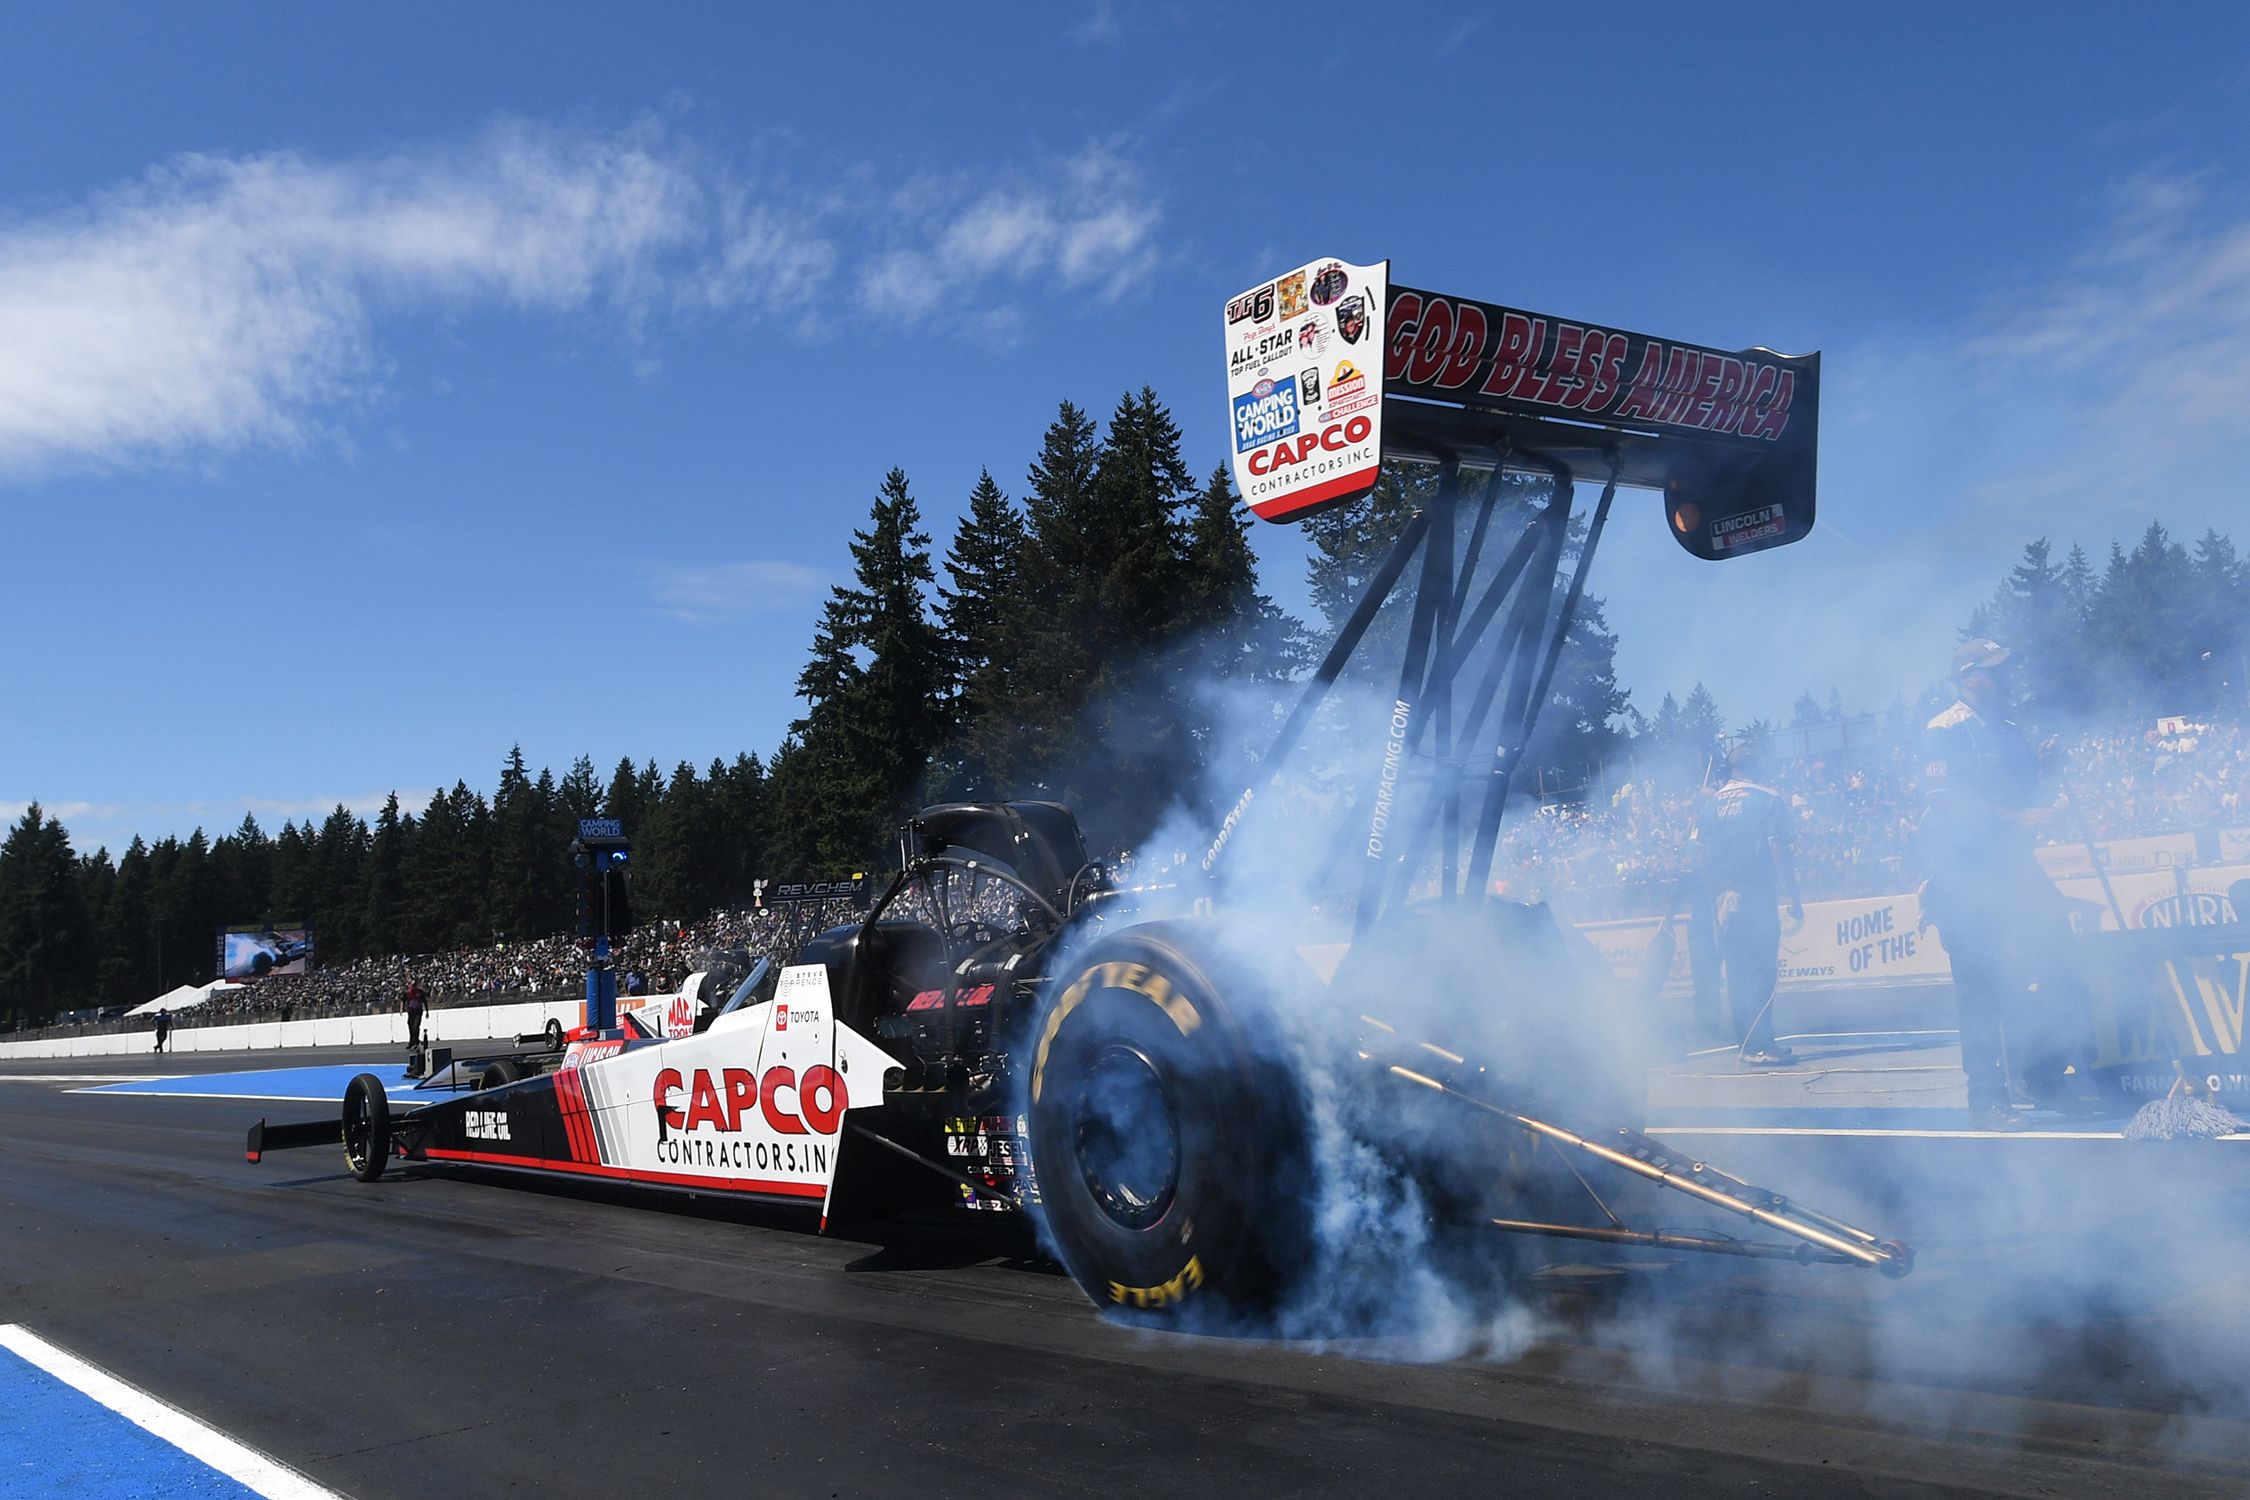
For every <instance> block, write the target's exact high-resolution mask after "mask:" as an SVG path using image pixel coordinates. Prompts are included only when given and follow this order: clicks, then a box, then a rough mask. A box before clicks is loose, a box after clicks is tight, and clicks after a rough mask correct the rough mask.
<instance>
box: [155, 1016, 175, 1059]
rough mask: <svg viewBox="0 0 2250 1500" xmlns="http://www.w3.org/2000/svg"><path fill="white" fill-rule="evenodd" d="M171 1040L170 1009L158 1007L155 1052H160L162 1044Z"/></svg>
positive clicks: (162, 1048)
mask: <svg viewBox="0 0 2250 1500" xmlns="http://www.w3.org/2000/svg"><path fill="white" fill-rule="evenodd" d="M171 1039H172V1008H171V1007H170V1006H168V1005H160V1006H158V1007H157V1008H156V1050H157V1051H159V1052H162V1051H163V1050H164V1044H165V1043H166V1042H168V1041H170V1040H171Z"/></svg>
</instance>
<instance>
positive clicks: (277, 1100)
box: [64, 1078, 470, 1110]
mask: <svg viewBox="0 0 2250 1500" xmlns="http://www.w3.org/2000/svg"><path fill="white" fill-rule="evenodd" d="M165 1081H166V1080H164V1079H161V1078H146V1079H143V1078H111V1079H105V1080H104V1082H107V1083H163V1082H165ZM64 1092H66V1093H72V1094H107V1093H110V1092H111V1090H109V1089H106V1088H84V1089H67V1090H65V1091H64ZM469 1092H470V1090H468V1089H462V1090H461V1091H460V1094H467V1093H469ZM460 1094H452V1093H448V1094H445V1095H442V1096H441V1097H439V1098H436V1099H417V1098H415V1097H414V1096H413V1095H411V1094H392V1095H391V1096H390V1101H391V1104H392V1105H393V1107H395V1108H397V1109H400V1110H409V1109H423V1108H426V1107H427V1106H429V1105H432V1104H443V1103H444V1102H445V1101H446V1100H447V1099H455V1098H459V1097H460ZM116 1097H117V1098H119V1099H251V1100H255V1101H256V1102H258V1103H260V1104H327V1105H336V1104H338V1103H340V1102H341V1101H342V1099H343V1095H341V1094H200V1093H192V1092H175V1091H173V1090H171V1089H162V1090H155V1091H151V1092H149V1093H146V1094H135V1093H131V1092H129V1091H126V1090H123V1089H120V1090H117V1091H116Z"/></svg>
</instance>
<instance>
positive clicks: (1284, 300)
mask: <svg viewBox="0 0 2250 1500" xmlns="http://www.w3.org/2000/svg"><path fill="white" fill-rule="evenodd" d="M1305 276H1306V273H1305V272H1303V271H1292V272H1290V273H1289V274H1288V275H1287V276H1284V277H1282V278H1280V279H1279V280H1278V281H1276V282H1275V283H1274V288H1275V292H1276V295H1278V296H1279V297H1280V298H1281V308H1280V312H1281V321H1282V322H1284V323H1286V322H1288V321H1289V320H1290V319H1292V318H1301V317H1303V316H1304V315H1305V309H1306V308H1307V307H1309V306H1310V305H1311V304H1310V303H1308V302H1306V301H1305Z"/></svg>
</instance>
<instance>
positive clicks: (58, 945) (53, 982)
mask: <svg viewBox="0 0 2250 1500" xmlns="http://www.w3.org/2000/svg"><path fill="white" fill-rule="evenodd" d="M75 866H76V860H75V856H73V854H72V853H71V848H70V835H69V833H68V832H66V831H65V830H64V828H63V826H62V823H61V822H60V821H59V820H58V819H56V818H54V817H53V816H51V815H49V814H48V813H46V812H45V811H44V810H43V809H42V808H41V807H40V805H39V804H38V803H36V802H34V803H32V804H31V805H30V806H29V807H27V808H25V809H24V813H23V817H22V818H21V819H20V820H18V821H17V823H16V824H15V826H14V827H12V828H11V829H9V831H8V837H7V839H6V841H5V842H4V843H0V997H5V1004H6V1006H7V1009H6V1012H5V1014H6V1016H7V1017H8V1018H9V1019H11V1020H23V1019H30V1020H35V1021H39V1022H41V1023H44V1022H46V1021H48V1020H50V1019H52V1018H53V1016H54V1014H55V1012H56V1011H57V1010H60V1009H62V1008H63V1006H64V1002H65V1001H66V999H67V998H68V997H69V996H70V995H71V994H72V992H73V990H74V988H75V987H76V986H78V985H81V984H83V983H84V982H85V976H84V975H83V974H82V969H83V967H84V960H85V957H86V955H87V953H88V951H89V949H88V945H87V942H86V932H85V912H84V910H83V908H82V907H81V906H80V904H79V889H78V881H77V870H76V868H75Z"/></svg>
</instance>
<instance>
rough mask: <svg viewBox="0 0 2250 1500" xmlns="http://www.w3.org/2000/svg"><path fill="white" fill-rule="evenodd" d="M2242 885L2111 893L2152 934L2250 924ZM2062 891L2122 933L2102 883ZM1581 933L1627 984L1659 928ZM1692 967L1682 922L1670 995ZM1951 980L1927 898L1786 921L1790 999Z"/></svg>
mask: <svg viewBox="0 0 2250 1500" xmlns="http://www.w3.org/2000/svg"><path fill="white" fill-rule="evenodd" d="M2245 881H2250V863H2243V864H2235V865H2206V866H2204V867H2202V868H2201V869H2195V870H2189V869H2184V868H2176V869H2171V870H2158V871H2154V872H2143V873H2135V874H2122V875H2112V876H2111V877H2110V882H2109V885H2110V889H2111V890H2113V891H2115V892H2116V893H2117V903H2118V905H2119V906H2121V907H2123V908H2124V911H2125V920H2126V923H2127V925H2128V926H2130V927H2133V928H2136V929H2149V928H2159V927H2187V926H2210V925H2213V924H2216V923H2222V922H2234V921H2240V920H2245V919H2250V912H2245V911H2242V910H2240V903H2239V902H2238V900H2237V899H2236V897H2237V894H2238V893H2237V892H2236V890H2235V888H2236V887H2237V886H2238V885H2241V884H2242V883H2243V882H2245ZM2055 889H2056V890H2057V891H2059V892H2061V894H2062V896H2063V897H2064V899H2065V900H2067V901H2068V902H2069V903H2070V906H2071V920H2072V922H2073V923H2074V924H2075V925H2076V926H2077V927H2078V928H2079V930H2081V931H2097V930H2098V931H2102V932H2115V931H2116V930H2117V920H2116V918H2115V917H2114V916H2113V915H2112V914H2111V912H2110V909H2109V901H2108V898H2107V897H2105V896H2104V895H2103V894H2102V884H2101V881H2100V880H2098V879H2096V878H2094V877H2093V876H2091V875H2088V876H2085V877H2082V878H2078V879H2070V880H2058V881H2056V882H2055ZM1577 925H1578V930H1579V931H1580V932H1582V933H1584V934H1585V935H1586V937H1587V939H1588V940H1589V941H1591V942H1592V943H1593V945H1594V946H1595V947H1596V948H1598V949H1600V950H1601V953H1602V956H1603V957H1604V958H1606V959H1608V960H1609V966H1610V970H1611V972H1612V973H1614V974H1616V975H1617V977H1618V978H1619V979H1621V980H1625V981H1627V982H1629V983H1632V982H1638V981H1639V979H1640V977H1641V970H1642V966H1643V965H1644V964H1646V963H1647V961H1648V956H1649V949H1650V945H1651V944H1653V943H1654V942H1655V940H1656V931H1657V927H1658V925H1659V924H1658V922H1657V919H1656V918H1654V917H1635V918H1628V919H1626V920H1623V921H1615V922H1583V923H1579V924H1577ZM1688 962H1689V961H1688V939H1687V923H1686V920H1685V919H1684V918H1683V919H1681V920H1680V921H1679V922H1678V923H1676V924H1675V927H1674V931H1673V952H1672V965H1671V968H1670V970H1669V971H1668V972H1667V973H1666V975H1665V980H1664V992H1665V993H1666V994H1667V995H1684V994H1686V993H1688V990H1689V987H1690V978H1689V968H1688ZM1952 977H1953V961H1952V959H1951V958H1950V957H1948V956H1947V954H1946V951H1945V945H1944V943H1943V942H1941V941H1940V940H1939V938H1938V930H1937V928H1935V927H1925V926H1923V925H1922V902H1921V898H1920V897H1918V896H1916V895H1914V894H1913V893H1911V892H1908V893H1906V894H1903V895H1897V896H1867V897H1862V898H1859V899H1857V900H1851V901H1812V902H1808V903H1806V905H1805V919H1804V921H1802V922H1791V921H1790V920H1789V919H1788V918H1787V917H1786V916H1785V917H1783V918H1782V923H1781V981H1780V988H1781V989H1783V990H1792V989H1796V990H1811V989H1831V988H1836V987H1838V986H1844V985H1854V984H1881V985H1897V984H1944V983H1948V982H1950V981H1951V979H1952Z"/></svg>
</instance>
